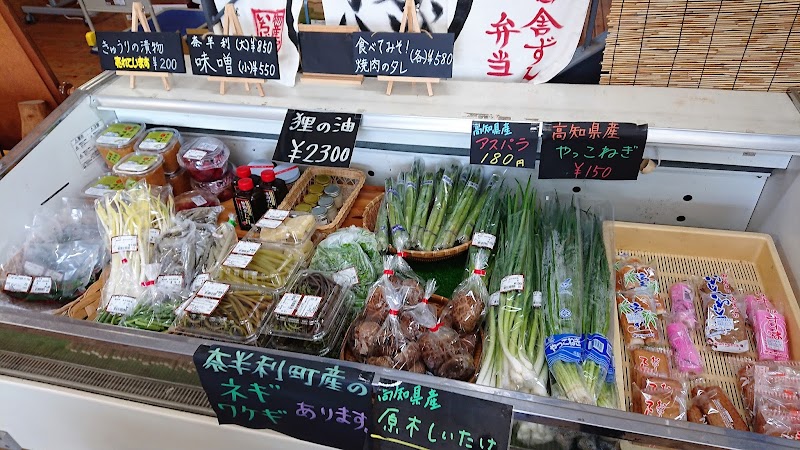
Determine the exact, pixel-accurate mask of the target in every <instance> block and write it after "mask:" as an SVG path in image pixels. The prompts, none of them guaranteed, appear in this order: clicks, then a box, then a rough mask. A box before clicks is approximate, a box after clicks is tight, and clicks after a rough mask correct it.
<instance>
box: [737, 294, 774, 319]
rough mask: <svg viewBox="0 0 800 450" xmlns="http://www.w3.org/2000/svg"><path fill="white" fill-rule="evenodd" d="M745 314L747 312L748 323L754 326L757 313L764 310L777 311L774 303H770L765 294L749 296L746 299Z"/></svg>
mask: <svg viewBox="0 0 800 450" xmlns="http://www.w3.org/2000/svg"><path fill="white" fill-rule="evenodd" d="M744 305H745V312H747V323H749V324H750V325H753V318H754V317H755V316H756V311H757V310H759V309H762V308H767V309H775V307H774V306H773V305H772V302H770V301H769V299H768V298H767V296H766V295H764V294H763V293H754V294H747V295H745V297H744Z"/></svg>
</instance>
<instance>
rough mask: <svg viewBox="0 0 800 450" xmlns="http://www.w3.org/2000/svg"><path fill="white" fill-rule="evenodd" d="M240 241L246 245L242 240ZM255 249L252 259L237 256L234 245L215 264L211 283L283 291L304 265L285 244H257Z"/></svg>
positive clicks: (302, 255)
mask: <svg viewBox="0 0 800 450" xmlns="http://www.w3.org/2000/svg"><path fill="white" fill-rule="evenodd" d="M242 242H248V241H246V240H242V241H240V242H239V244H242ZM255 244H257V245H256V247H257V250H255V253H254V254H252V255H251V256H252V257H251V256H249V255H246V254H242V253H239V252H240V250H239V249H240V247H238V244H237V246H234V247H233V248H232V249H231V251H230V252H229V253H228V255H227V256H226V257H225V258H224V259H223V260H222V261H221V262H220V263H219V264H218V265H217V267H216V268H215V270H214V273H213V274H212V278H213V279H214V280H219V281H220V282H223V283H228V284H232V285H237V286H257V287H259V288H262V289H273V290H274V289H282V288H284V287H286V286H287V285H289V284H290V282H291V280H292V277H293V276H294V275H295V274H296V273H297V271H298V270H299V269H300V267H301V266H302V265H303V264H304V263H305V262H306V260H307V258H306V255H304V254H303V253H301V252H300V251H299V250H297V249H294V248H292V247H288V246H285V245H274V244H263V243H258V242H256V243H255Z"/></svg>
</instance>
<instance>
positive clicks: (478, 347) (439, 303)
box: [339, 294, 483, 383]
mask: <svg viewBox="0 0 800 450" xmlns="http://www.w3.org/2000/svg"><path fill="white" fill-rule="evenodd" d="M449 301H450V300H448V299H447V298H445V297H442V296H441V295H436V294H433V295H432V296H431V298H430V299H428V304H430V305H433V306H434V307H435V308H436V316H437V317H438V316H439V314H441V312H442V310H443V309H444V307H445V306H447V302H449ZM355 323H356V321H355V320H354V321H353V322H352V323H351V324H350V326H349V327H348V328H347V332H346V333H345V335H344V340H343V341H342V348H341V350H340V351H339V359H341V360H342V361H350V362H359V361H358V359H357V358H356V356H355V355H354V354H353V352H352V350H351V349H350V346H349V345H347V343H348V342H350V337H351V336H352V335H353V326H354V325H355ZM482 356H483V328H481V329H480V330H479V331H478V339H477V340H476V341H475V352H474V353H473V355H472V357H473V359H474V360H475V375H473V376H472V378H471V379H470V380H469V382H470V383H474V382H475V380H477V379H478V369H479V368H480V366H481V357H482Z"/></svg>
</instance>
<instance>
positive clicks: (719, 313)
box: [703, 292, 750, 353]
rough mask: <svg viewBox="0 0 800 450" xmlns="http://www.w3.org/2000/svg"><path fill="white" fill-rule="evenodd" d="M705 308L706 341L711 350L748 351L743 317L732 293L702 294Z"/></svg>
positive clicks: (748, 342) (748, 345) (748, 346)
mask: <svg viewBox="0 0 800 450" xmlns="http://www.w3.org/2000/svg"><path fill="white" fill-rule="evenodd" d="M703 305H705V309H706V323H705V334H706V342H708V345H709V346H710V347H711V349H712V350H715V351H718V352H725V353H746V352H748V351H750V341H749V339H748V337H747V330H746V328H745V322H744V317H743V315H742V313H741V311H740V310H739V305H737V304H736V299H735V298H734V297H733V295H729V294H725V293H721V292H714V293H711V294H703Z"/></svg>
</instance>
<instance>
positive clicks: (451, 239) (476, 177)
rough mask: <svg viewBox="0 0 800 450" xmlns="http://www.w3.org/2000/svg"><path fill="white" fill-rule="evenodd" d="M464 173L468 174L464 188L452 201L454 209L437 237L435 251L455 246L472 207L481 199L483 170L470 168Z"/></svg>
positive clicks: (476, 167) (434, 245) (475, 167)
mask: <svg viewBox="0 0 800 450" xmlns="http://www.w3.org/2000/svg"><path fill="white" fill-rule="evenodd" d="M462 173H465V174H467V175H466V181H465V182H464V186H463V188H462V189H461V190H459V191H458V193H457V195H458V196H457V197H454V198H453V199H451V201H450V203H451V205H453V209H452V211H451V212H450V213H448V215H447V220H446V221H445V222H444V225H443V227H442V229H441V230H440V231H439V234H438V235H437V236H436V241H435V242H434V244H433V249H434V250H443V249H447V248H451V247H452V246H453V245H455V243H456V239H457V238H458V232H459V231H460V230H461V227H462V226H463V225H464V224H465V223H466V222H467V219H468V217H469V214H470V212H471V210H472V206H473V205H474V204H476V203H477V202H478V201H479V200H480V198H481V195H480V190H481V184H482V182H483V168H482V167H481V166H470V168H469V169H468V170H466V171H464V172H462Z"/></svg>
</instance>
